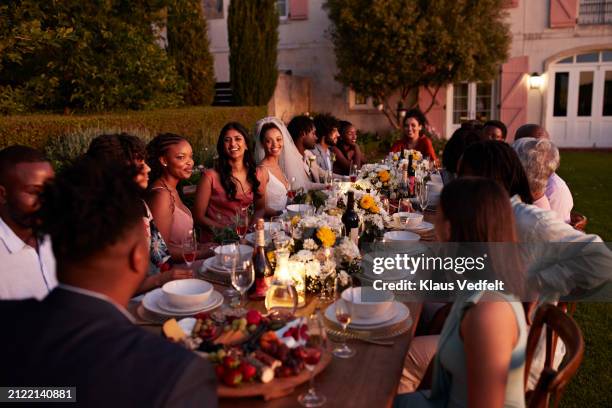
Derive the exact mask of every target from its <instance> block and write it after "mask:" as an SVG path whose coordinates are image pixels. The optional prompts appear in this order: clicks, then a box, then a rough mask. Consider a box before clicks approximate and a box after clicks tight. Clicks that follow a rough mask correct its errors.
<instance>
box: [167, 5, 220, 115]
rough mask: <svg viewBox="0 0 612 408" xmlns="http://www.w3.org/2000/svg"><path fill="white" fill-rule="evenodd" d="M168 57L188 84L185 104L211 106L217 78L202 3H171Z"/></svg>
mask: <svg viewBox="0 0 612 408" xmlns="http://www.w3.org/2000/svg"><path fill="white" fill-rule="evenodd" d="M168 54H169V55H170V56H171V57H172V58H173V59H174V64H175V65H176V70H177V71H178V73H179V75H180V76H181V77H182V78H183V79H184V80H185V81H186V82H187V89H186V91H185V95H184V99H185V102H187V103H188V104H190V105H210V104H211V103H212V101H213V98H214V96H215V75H214V69H213V57H212V54H211V53H210V51H209V50H208V30H207V28H206V20H205V19H204V16H203V14H202V2H201V1H199V0H173V1H172V4H171V5H170V7H169V9H168Z"/></svg>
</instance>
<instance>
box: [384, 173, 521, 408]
mask: <svg viewBox="0 0 612 408" xmlns="http://www.w3.org/2000/svg"><path fill="white" fill-rule="evenodd" d="M513 218H514V216H513V214H512V208H511V206H510V200H509V197H508V194H507V193H506V192H505V191H504V189H503V188H502V187H501V186H500V185H499V184H497V183H496V182H494V181H493V180H489V179H485V178H463V179H458V180H454V181H452V182H450V183H449V184H448V185H446V186H445V187H444V190H443V191H442V194H441V196H440V207H439V211H438V218H437V220H436V235H437V237H438V239H439V240H440V241H442V242H464V243H475V242H478V243H502V242H503V243H516V242H517V238H516V231H515V229H514V222H513ZM485 247H486V245H485ZM495 248H496V246H495V245H490V246H489V249H490V250H489V251H488V252H489V253H488V258H487V263H488V264H489V265H490V268H489V271H490V272H492V274H493V276H491V278H492V279H498V280H501V281H502V282H504V284H505V285H504V290H505V292H503V293H502V292H499V291H467V290H466V291H462V292H460V293H458V294H457V300H456V301H455V303H454V304H453V307H452V309H451V311H450V314H449V316H448V318H447V320H446V322H445V324H444V327H443V329H442V333H441V334H440V336H439V340H438V341H437V350H436V356H435V359H434V361H433V364H434V367H433V375H434V376H433V378H432V388H431V393H430V394H427V393H421V392H413V393H410V394H402V395H398V397H397V398H396V400H395V406H396V407H438V406H445V407H447V406H449V407H459V406H469V407H497V408H501V407H509V406H512V407H521V406H524V402H525V392H524V386H523V384H524V382H523V381H524V371H525V368H524V364H525V347H526V343H527V333H528V330H527V325H526V321H525V312H524V309H523V305H522V303H521V302H519V301H518V298H517V296H520V295H522V294H524V288H525V273H524V270H523V269H522V268H521V267H520V262H519V260H518V255H514V254H506V253H505V252H504V251H502V250H497V251H496V250H495ZM468 274H469V272H466V275H468ZM464 276H465V275H464ZM467 278H468V279H469V276H467ZM457 292H458V291H457ZM411 347H412V346H411Z"/></svg>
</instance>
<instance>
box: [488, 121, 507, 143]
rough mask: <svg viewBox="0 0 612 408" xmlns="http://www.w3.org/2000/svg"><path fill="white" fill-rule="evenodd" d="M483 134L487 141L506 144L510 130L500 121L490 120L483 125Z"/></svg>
mask: <svg viewBox="0 0 612 408" xmlns="http://www.w3.org/2000/svg"><path fill="white" fill-rule="evenodd" d="M482 133H483V136H484V138H485V139H486V140H499V141H502V142H505V141H506V137H507V136H508V128H507V127H506V125H504V123H503V122H501V121H499V120H489V121H487V122H485V124H484V125H483V128H482Z"/></svg>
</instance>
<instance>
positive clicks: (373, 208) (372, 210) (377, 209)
mask: <svg viewBox="0 0 612 408" xmlns="http://www.w3.org/2000/svg"><path fill="white" fill-rule="evenodd" d="M370 212H371V213H373V214H378V213H379V212H380V208H378V206H377V205H376V204H374V205H373V206H372V207H370Z"/></svg>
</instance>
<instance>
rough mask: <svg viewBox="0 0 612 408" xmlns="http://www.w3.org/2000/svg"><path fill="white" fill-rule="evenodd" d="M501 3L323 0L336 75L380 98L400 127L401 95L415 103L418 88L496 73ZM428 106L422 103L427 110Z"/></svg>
mask: <svg viewBox="0 0 612 408" xmlns="http://www.w3.org/2000/svg"><path fill="white" fill-rule="evenodd" d="M504 2H505V0H480V1H472V0H455V1H446V0H428V1H421V0H327V2H326V3H325V5H324V7H325V9H326V10H327V12H328V15H329V18H330V20H331V22H332V27H331V36H332V41H333V44H334V50H335V54H336V65H337V66H338V70H339V73H338V75H337V76H336V79H337V80H338V81H340V82H341V83H342V84H344V85H346V86H348V87H350V88H351V89H353V90H354V91H355V92H358V93H359V94H362V95H368V96H371V97H373V98H374V99H375V100H376V101H380V102H377V104H378V103H380V104H381V105H382V113H383V114H384V115H385V116H386V117H387V119H388V121H389V123H390V124H391V125H392V126H393V127H394V128H396V129H399V128H400V127H401V123H400V119H401V118H400V117H398V116H399V115H397V112H396V105H395V100H396V98H397V97H398V96H399V98H400V101H401V102H402V104H403V106H409V107H411V106H418V101H419V95H418V93H419V92H429V93H430V94H431V96H432V98H431V100H432V101H435V99H436V98H435V97H436V95H437V93H438V92H439V91H440V89H441V87H442V86H444V85H446V84H449V83H453V82H457V81H469V80H475V79H478V80H481V81H485V80H488V79H492V78H494V77H495V75H496V74H497V71H498V68H499V65H500V64H501V63H503V62H504V61H505V60H506V58H507V55H508V50H509V47H510V41H511V34H510V29H509V27H508V24H507V23H506V22H505V21H504V18H505V12H504V11H503V8H502V6H503V3H504ZM411 96H416V98H414V101H415V102H414V103H409V102H410V97H411ZM392 101H393V103H392ZM432 106H433V102H432V105H430V106H420V108H421V110H422V111H424V112H425V113H427V112H428V111H429V110H430V109H431V107H432Z"/></svg>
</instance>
